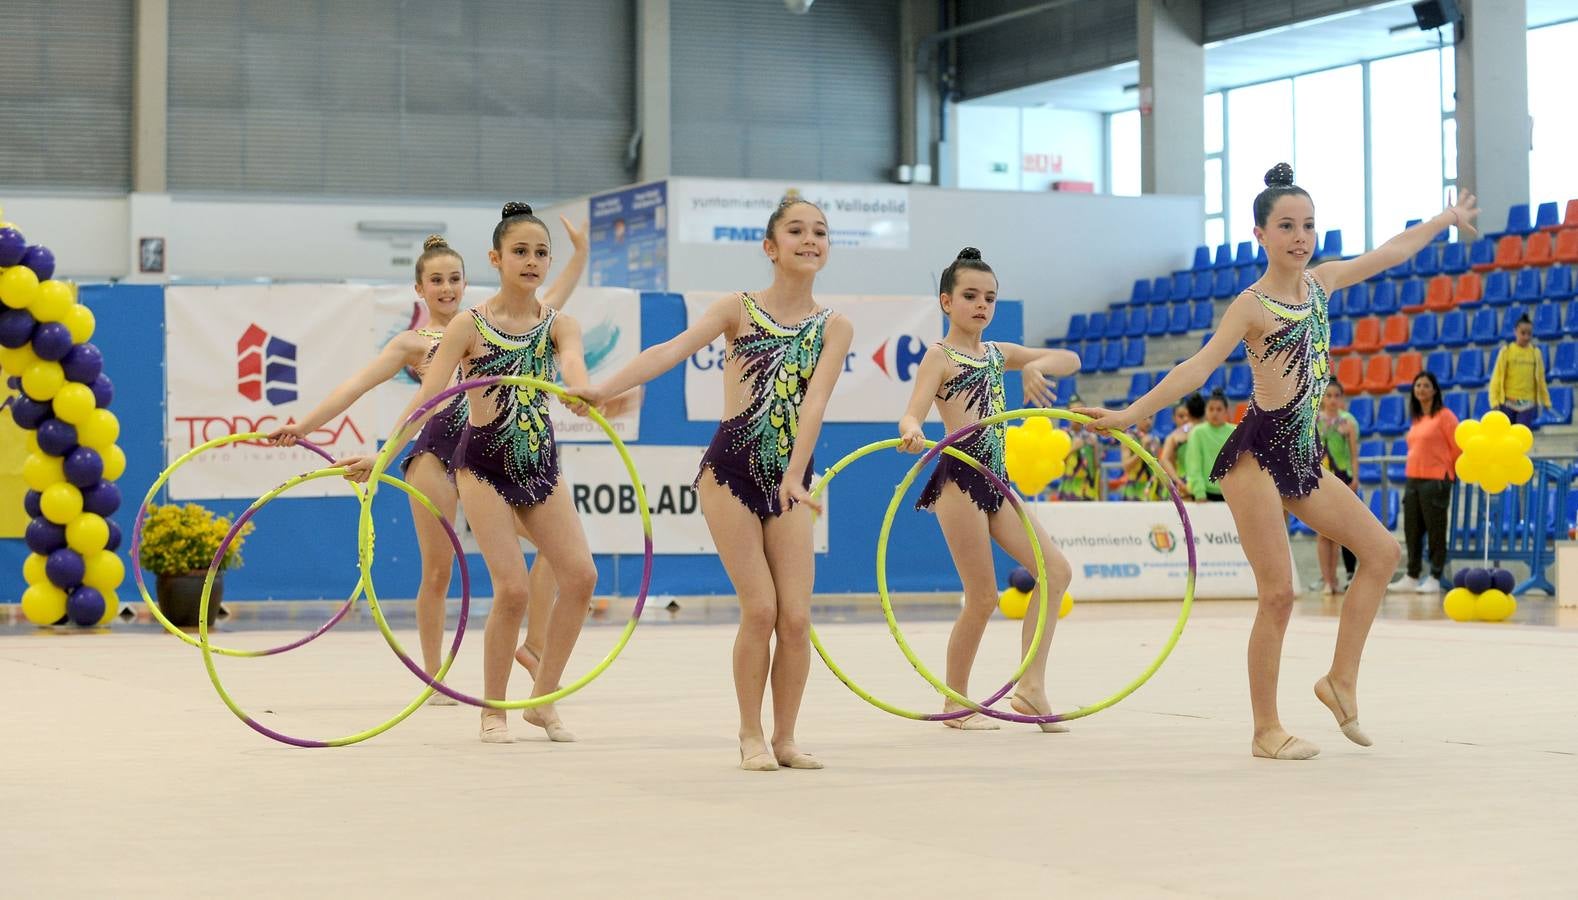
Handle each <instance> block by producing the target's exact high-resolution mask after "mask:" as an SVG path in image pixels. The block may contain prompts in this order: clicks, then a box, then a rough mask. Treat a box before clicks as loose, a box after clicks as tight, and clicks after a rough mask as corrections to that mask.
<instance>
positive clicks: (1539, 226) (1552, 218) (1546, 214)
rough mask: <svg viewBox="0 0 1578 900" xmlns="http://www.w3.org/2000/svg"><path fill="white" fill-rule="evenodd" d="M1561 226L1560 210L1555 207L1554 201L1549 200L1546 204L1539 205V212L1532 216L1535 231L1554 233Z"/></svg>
mask: <svg viewBox="0 0 1578 900" xmlns="http://www.w3.org/2000/svg"><path fill="white" fill-rule="evenodd" d="M1561 224H1562V220H1561V210H1560V208H1559V207H1558V206H1557V203H1556V201H1555V200H1551V201H1549V202H1546V203H1541V204H1540V208H1539V212H1537V213H1536V214H1535V216H1534V228H1535V230H1536V231H1554V230H1556V229H1557V228H1560V227H1561Z"/></svg>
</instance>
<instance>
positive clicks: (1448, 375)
mask: <svg viewBox="0 0 1578 900" xmlns="http://www.w3.org/2000/svg"><path fill="white" fill-rule="evenodd" d="M1453 358H1454V354H1453V353H1452V351H1451V350H1432V351H1431V352H1430V353H1429V355H1427V356H1426V357H1425V371H1426V372H1430V373H1432V374H1434V375H1435V376H1436V381H1439V382H1441V386H1442V387H1444V388H1449V387H1453V386H1454V385H1456V384H1457V382H1456V381H1454V380H1452V360H1453Z"/></svg>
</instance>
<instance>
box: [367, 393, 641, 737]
mask: <svg viewBox="0 0 1578 900" xmlns="http://www.w3.org/2000/svg"><path fill="white" fill-rule="evenodd" d="M496 384H508V385H511V386H513V387H516V388H535V389H537V390H544V391H547V392H549V393H551V394H554V395H556V396H558V397H560V398H561V399H564V400H571V399H574V397H573V395H571V394H570V392H569V391H567V390H565V389H564V388H562V387H560V386H559V385H557V384H554V383H552V382H548V381H542V380H541V379H537V378H530V377H527V376H525V375H492V376H489V377H487V378H478V379H474V380H472V381H463V382H460V383H459V384H456V385H453V386H451V387H448V388H445V389H444V390H443V391H440V392H439V393H438V394H437V395H436V396H434V397H433V399H431V400H429V401H427V402H426V403H424V404H422V405H421V406H419V407H417V408H416V409H415V410H414V411H413V412H412V413H411V415H410V416H408V417H407V418H406V420H405V422H403V423H401V425H400V427H399V428H397V429H396V430H395V434H396V438H392V439H390V441H389V442H388V443H386V444H384V446H383V449H382V450H380V451H379V452H378V457H377V458H376V459H375V460H374V461H373V471H372V476H371V477H370V478H369V484H368V489H367V493H366V494H365V495H364V496H363V498H362V516H361V520H360V523H359V527H358V534H357V555H358V556H359V557H360V560H361V568H362V583H361V587H362V590H363V591H364V592H365V593H366V595H367V605H368V609H370V610H371V611H372V614H373V620H374V621H376V622H377V623H378V630H379V631H380V632H381V633H382V634H383V636H384V641H385V642H386V643H388V644H389V649H391V650H393V651H394V654H395V656H396V657H398V658H399V659H400V661H401V662H402V663H404V664H405V667H406V668H407V669H409V670H410V671H411V674H413V675H415V676H416V677H417V678H418V679H420V680H421V681H422V682H423V683H424V684H426V685H427V686H428V687H429V688H431V689H432V690H436V691H438V692H439V693H441V694H443V695H444V696H446V697H449V698H450V699H453V700H458V701H460V702H461V703H466V704H469V705H471V706H482V707H487V708H488V709H531V708H533V707H536V706H543V705H545V704H549V703H553V702H555V701H558V700H562V699H563V698H565V697H568V696H570V695H571V694H573V693H575V692H576V691H579V690H580V689H581V688H583V687H586V685H587V684H589V683H591V681H592V679H594V678H596V677H597V676H599V675H601V674H602V673H603V671H604V670H605V669H607V668H608V667H609V666H610V665H612V664H613V662H614V660H616V659H618V658H619V654H621V653H623V652H624V649H625V646H626V645H627V644H629V643H630V638H631V636H632V635H633V634H635V630H636V625H637V624H639V623H640V621H641V610H642V608H644V607H645V606H646V602H647V590H648V588H649V587H650V586H651V584H652V512H651V510H649V509H648V508H647V494H646V488H645V487H644V486H643V485H642V483H641V475H640V473H639V472H637V471H636V464H635V462H634V461H633V460H631V458H630V451H629V449H628V448H626V447H625V442H624V441H622V440H620V439H619V435H618V434H617V433H616V432H615V431H614V427H613V426H612V425H610V424H608V420H607V419H605V418H603V414H602V413H600V412H598V411H597V410H596V409H594V408H592V407H590V406H588V407H587V411H588V413H589V414H590V418H591V419H592V421H594V422H596V423H597V424H598V425H599V426H601V427H602V429H603V433H604V434H606V435H608V440H609V441H610V442H611V443H612V444H613V447H614V449H615V450H616V451H618V453H619V458H620V460H621V461H623V462H624V464H625V471H626V472H628V473H629V474H630V482H631V484H633V485H634V486H635V489H636V505H637V506H638V507H639V508H640V510H641V531H642V536H643V538H644V539H645V550H644V553H643V559H644V560H645V563H644V565H643V568H642V570H641V589H640V591H639V592H638V593H637V595H636V603H635V606H634V607H633V608H632V609H631V611H630V620H629V621H628V622H626V623H625V627H624V630H623V631H622V632H621V633H620V635H619V639H618V640H617V641H615V642H614V648H613V649H612V650H610V651H609V652H608V655H607V656H605V657H603V659H602V661H600V662H599V663H598V664H597V665H596V666H593V667H592V670H591V671H590V672H587V673H586V674H585V675H582V676H581V677H580V678H578V679H576V680H575V681H572V682H570V683H569V684H567V685H563V686H561V687H560V688H559V689H558V690H556V691H552V692H550V693H547V694H543V695H541V696H538V697H528V698H526V699H525V700H489V699H485V698H481V697H473V696H471V695H469V694H463V693H461V692H460V691H457V690H455V689H454V688H452V687H450V686H449V685H447V684H444V681H443V673H440V674H438V675H436V676H434V675H428V674H427V673H426V672H424V671H422V667H421V666H419V665H417V663H416V660H414V659H412V658H411V657H410V655H409V654H407V653H406V652H405V648H404V647H402V646H401V645H400V641H399V639H398V638H396V637H395V634H394V632H393V631H392V630H391V629H390V628H389V625H388V623H387V622H385V621H384V617H383V612H382V611H381V610H379V608H378V594H377V591H376V590H375V589H374V587H373V577H372V565H373V524H372V501H373V496H374V495H375V494H376V493H377V488H376V483H377V481H379V480H383V479H384V478H385V477H386V476H385V475H384V471H385V470H386V469H387V468H388V467H389V463H390V461H391V460H392V458H393V456H394V453H393V452H392V451H393V450H394V448H395V447H396V446H399V445H402V444H404V443H405V438H406V436H408V435H413V434H415V432H416V431H417V430H418V429H420V428H421V427H422V423H423V422H424V421H425V420H426V419H427V418H428V417H429V416H431V415H432V414H433V413H434V411H436V410H437V409H438V408H439V407H440V406H442V405H443V404H444V403H445V402H447V401H448V400H449V398H451V397H453V396H454V395H456V394H458V393H461V392H462V391H469V390H473V389H478V388H488V387H492V386H493V385H496Z"/></svg>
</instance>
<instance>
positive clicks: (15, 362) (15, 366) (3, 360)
mask: <svg viewBox="0 0 1578 900" xmlns="http://www.w3.org/2000/svg"><path fill="white" fill-rule="evenodd" d="M36 362H38V354H37V353H34V352H33V345H32V344H23V345H22V346H20V347H0V369H4V370H6V371H7V372H8V373H10V374H12V375H21V374H22V373H23V372H26V371H27V367H28V366H31V365H33V364H34V363H36Z"/></svg>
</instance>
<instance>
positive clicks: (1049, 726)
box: [1008, 694, 1068, 734]
mask: <svg viewBox="0 0 1578 900" xmlns="http://www.w3.org/2000/svg"><path fill="white" fill-rule="evenodd" d="M1008 705H1009V706H1011V707H1013V709H1014V712H1016V713H1019V714H1020V715H1021V716H1045V715H1049V714H1048V713H1044V712H1042V711H1041V710H1039V709H1037V708H1036V705H1035V704H1034V703H1031V702H1030V701H1029V700H1028V699H1026V698H1025V697H1024V696H1023V695H1022V694H1015V695H1014V696H1013V697H1012V698H1011V699H1010V700H1009V701H1008ZM1036 724H1037V725H1040V726H1041V730H1042V731H1044V732H1046V733H1047V734H1066V733H1067V732H1068V726H1067V725H1064V724H1063V723H1062V722H1037V723H1036Z"/></svg>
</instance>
